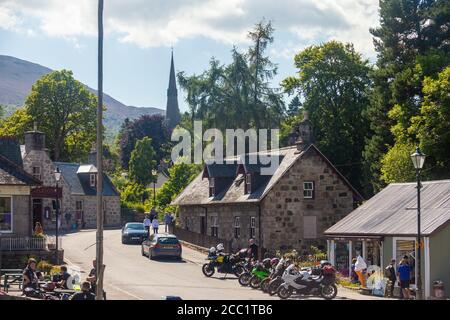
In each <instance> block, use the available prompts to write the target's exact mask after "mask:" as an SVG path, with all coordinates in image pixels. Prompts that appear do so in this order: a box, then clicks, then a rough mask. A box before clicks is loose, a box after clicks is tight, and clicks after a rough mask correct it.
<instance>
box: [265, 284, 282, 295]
mask: <svg viewBox="0 0 450 320" xmlns="http://www.w3.org/2000/svg"><path fill="white" fill-rule="evenodd" d="M281 284H282V281H280V280H274V281H271V282H270V283H269V288H268V289H267V293H268V294H270V295H271V296H273V295H275V294H277V292H278V288H279V287H280V285H281Z"/></svg>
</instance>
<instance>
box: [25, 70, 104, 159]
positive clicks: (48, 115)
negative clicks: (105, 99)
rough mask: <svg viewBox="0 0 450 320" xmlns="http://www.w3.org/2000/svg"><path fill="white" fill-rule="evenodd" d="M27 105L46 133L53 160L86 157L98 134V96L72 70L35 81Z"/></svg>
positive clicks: (57, 72) (54, 73)
mask: <svg viewBox="0 0 450 320" xmlns="http://www.w3.org/2000/svg"><path fill="white" fill-rule="evenodd" d="M25 105H26V109H27V111H26V112H27V114H28V115H29V116H31V119H32V121H33V122H37V124H38V129H39V130H40V131H43V132H44V133H45V135H46V145H47V148H49V149H50V154H51V157H52V159H53V160H55V161H77V160H78V161H79V160H82V159H84V158H85V157H86V155H87V153H88V152H89V150H90V148H91V146H92V143H93V142H94V141H95V138H96V130H95V128H96V106H97V97H96V96H95V95H94V94H92V93H90V92H89V91H88V89H87V88H86V87H85V86H84V85H83V84H82V83H81V82H79V81H77V80H75V79H74V78H73V74H72V72H71V71H68V70H62V71H53V72H51V73H49V74H47V75H44V76H43V77H42V78H41V79H39V80H38V81H37V82H36V83H35V84H34V85H33V87H32V89H31V93H30V95H29V96H28V97H27V99H26V102H25ZM30 129H31V128H30Z"/></svg>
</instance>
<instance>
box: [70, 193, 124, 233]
mask: <svg viewBox="0 0 450 320" xmlns="http://www.w3.org/2000/svg"><path fill="white" fill-rule="evenodd" d="M73 198H74V199H73V208H75V201H77V200H82V201H83V211H84V221H85V223H86V225H85V227H86V228H96V226H97V197H96V196H74V197H73ZM103 203H104V209H103V210H104V211H105V212H106V214H105V215H104V216H103V219H104V221H103V223H104V225H105V226H119V225H120V224H121V220H120V198H119V197H116V196H114V197H112V196H107V197H106V196H105V197H103Z"/></svg>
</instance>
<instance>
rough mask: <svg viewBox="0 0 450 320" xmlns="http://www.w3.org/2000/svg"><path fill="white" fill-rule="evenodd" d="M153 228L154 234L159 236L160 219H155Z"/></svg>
mask: <svg viewBox="0 0 450 320" xmlns="http://www.w3.org/2000/svg"><path fill="white" fill-rule="evenodd" d="M152 227H153V234H157V233H158V228H159V222H158V219H156V218H155V219H153V221H152Z"/></svg>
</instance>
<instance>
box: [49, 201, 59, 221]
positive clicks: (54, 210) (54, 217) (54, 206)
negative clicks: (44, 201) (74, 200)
mask: <svg viewBox="0 0 450 320" xmlns="http://www.w3.org/2000/svg"><path fill="white" fill-rule="evenodd" d="M56 210H59V216H58V218H60V217H61V199H58V206H57V205H56V200H52V212H51V221H52V222H55V221H56Z"/></svg>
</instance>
